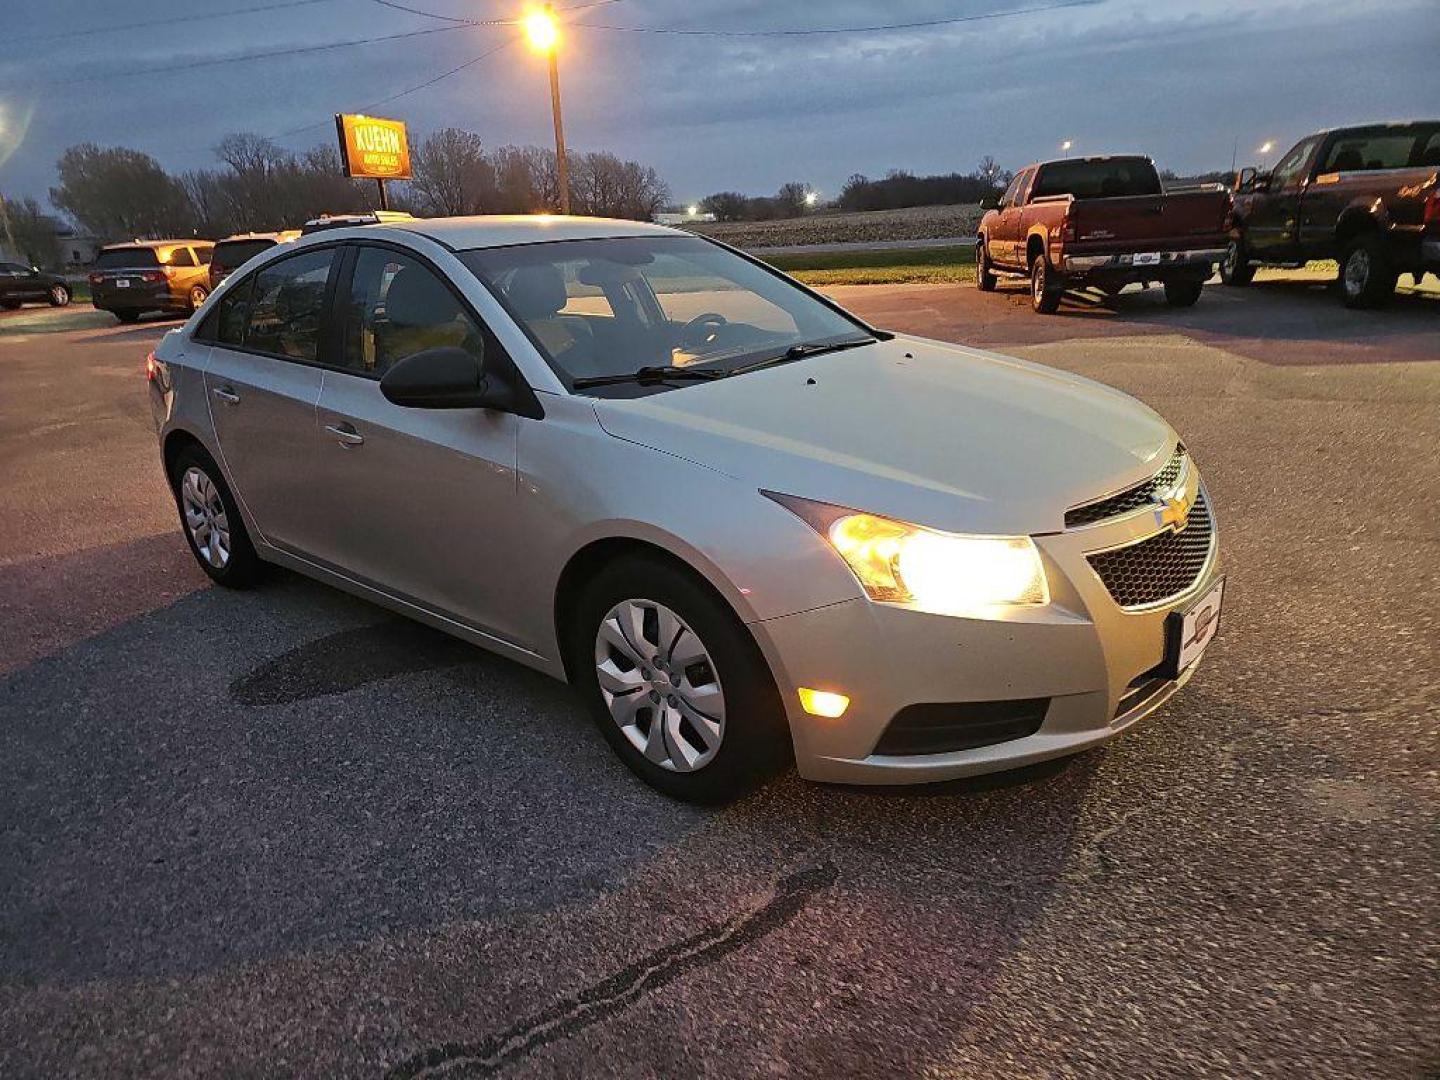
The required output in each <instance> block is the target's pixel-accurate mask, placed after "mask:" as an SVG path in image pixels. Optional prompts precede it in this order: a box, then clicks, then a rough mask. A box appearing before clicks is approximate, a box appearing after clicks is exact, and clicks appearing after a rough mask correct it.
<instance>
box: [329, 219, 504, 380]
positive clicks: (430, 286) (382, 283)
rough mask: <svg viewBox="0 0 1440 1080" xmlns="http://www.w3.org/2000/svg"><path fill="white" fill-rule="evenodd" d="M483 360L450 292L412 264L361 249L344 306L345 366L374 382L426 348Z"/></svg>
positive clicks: (479, 342)
mask: <svg viewBox="0 0 1440 1080" xmlns="http://www.w3.org/2000/svg"><path fill="white" fill-rule="evenodd" d="M442 346H453V347H455V348H460V349H464V350H466V351H467V352H470V353H472V354H473V355H474V356H475V357H476V358H477V359H479V358H482V357H483V356H484V351H485V349H484V334H483V333H482V332H481V330H480V327H479V326H478V325H476V323H475V320H474V319H473V318H471V317H470V315H468V314H467V313H466V311H465V309H464V307H463V306H462V305H461V303H460V301H459V300H458V299H457V298H456V296H455V294H454V293H453V292H451V291H450V289H449V287H448V286H447V285H446V284H445V282H444V281H442V280H441V279H440V278H439V277H438V276H436V274H435V272H434V271H433V270H431V269H430V268H429V267H428V266H426V265H424V264H423V263H421V262H420V261H419V260H417V259H413V258H411V257H410V256H408V255H402V254H401V253H400V252H398V251H389V250H386V249H385V248H375V247H362V248H361V249H360V252H359V254H358V256H357V257H356V259H355V272H354V274H353V275H352V276H351V279H350V296H349V298H348V300H347V302H346V304H345V358H344V364H345V367H346V368H347V369H348V370H350V371H353V372H355V373H356V374H357V375H369V376H373V377H376V378H378V377H379V376H381V375H384V374H385V372H386V371H388V370H389V369H390V368H391V367H392V366H393V365H394V364H396V363H397V362H399V361H401V360H403V359H405V357H407V356H412V355H413V354H415V353H417V352H422V351H424V350H425V349H436V348H440V347H442Z"/></svg>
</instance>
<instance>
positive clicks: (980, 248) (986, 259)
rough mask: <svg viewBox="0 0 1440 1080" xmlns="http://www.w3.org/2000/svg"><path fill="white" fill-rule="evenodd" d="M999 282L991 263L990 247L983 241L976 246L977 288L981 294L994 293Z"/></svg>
mask: <svg viewBox="0 0 1440 1080" xmlns="http://www.w3.org/2000/svg"><path fill="white" fill-rule="evenodd" d="M999 280H1000V279H999V278H998V277H997V276H996V275H995V270H994V267H993V264H992V263H991V262H990V245H989V244H987V243H986V242H985V241H984V240H981V241H980V243H978V244H977V245H976V246H975V287H976V288H978V289H979V290H980V291H981V292H994V291H995V286H996V284H997V283H998V282H999Z"/></svg>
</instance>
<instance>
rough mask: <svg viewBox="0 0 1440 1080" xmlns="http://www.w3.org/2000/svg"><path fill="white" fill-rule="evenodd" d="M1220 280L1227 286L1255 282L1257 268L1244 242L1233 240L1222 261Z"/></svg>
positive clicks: (1227, 247)
mask: <svg viewBox="0 0 1440 1080" xmlns="http://www.w3.org/2000/svg"><path fill="white" fill-rule="evenodd" d="M1220 280H1221V281H1223V282H1224V283H1225V284H1226V285H1236V286H1241V285H1249V284H1250V282H1252V281H1254V280H1255V267H1254V265H1253V264H1252V263H1251V262H1250V255H1249V253H1248V252H1247V251H1246V250H1245V243H1244V241H1243V240H1231V241H1230V243H1229V244H1228V245H1227V246H1226V248H1225V258H1223V259H1221V260H1220Z"/></svg>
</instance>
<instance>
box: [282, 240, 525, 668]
mask: <svg viewBox="0 0 1440 1080" xmlns="http://www.w3.org/2000/svg"><path fill="white" fill-rule="evenodd" d="M341 287H342V288H346V289H347V291H346V292H345V294H344V296H345V303H344V305H343V308H344V320H343V321H344V326H343V329H342V333H341V339H342V349H343V361H342V367H343V370H342V371H338V372H337V371H327V372H326V374H325V384H324V388H323V390H322V391H321V395H320V405H319V426H320V436H321V443H320V450H319V452H318V454H317V457H316V459H315V467H314V469H313V470H312V476H313V477H314V483H313V485H312V487H311V490H310V493H309V494H310V497H311V498H313V499H315V500H316V502H317V504H318V508H319V510H320V518H321V520H322V521H323V523H324V525H323V540H322V542H321V543H320V545H319V546H318V547H317V549H316V551H315V555H316V556H318V557H319V558H321V559H322V560H324V561H325V562H326V563H328V564H330V565H332V566H334V567H336V568H338V569H340V570H341V571H342V572H344V573H346V574H348V575H349V576H351V577H355V578H358V579H360V580H362V581H364V582H366V583H369V584H372V585H376V586H379V587H380V588H382V589H383V590H384V591H386V592H388V593H391V594H392V595H394V596H397V597H399V598H400V599H403V600H407V601H410V602H412V603H418V604H419V605H420V606H422V607H424V608H427V609H429V610H431V611H436V612H439V613H441V614H444V615H447V616H449V617H452V618H456V619H458V620H460V621H461V622H463V623H466V624H468V625H469V626H472V627H475V628H478V629H480V630H482V631H485V632H487V633H491V634H494V635H495V636H498V637H500V638H502V639H504V640H506V641H509V642H512V643H516V644H521V645H524V644H525V642H523V641H520V640H519V638H518V636H517V631H516V627H515V625H514V620H513V618H511V617H509V616H507V614H506V613H507V612H508V611H509V610H510V605H508V604H506V603H504V602H503V600H502V599H501V597H502V596H503V594H504V591H505V585H506V582H507V581H508V580H509V577H510V575H511V573H512V570H513V567H514V559H515V557H516V555H515V550H514V548H515V543H514V540H513V535H514V534H513V530H514V527H515V526H514V521H515V503H516V501H517V494H516V484H515V446H516V425H517V423H518V420H517V418H516V417H515V416H512V415H510V414H509V413H502V412H496V411H493V410H488V409H413V408H403V407H401V406H399V405H394V404H392V403H391V402H390V401H388V400H387V399H386V398H385V397H384V395H383V394H381V392H380V381H379V380H380V377H381V376H382V375H383V374H384V373H385V372H386V371H387V370H388V369H389V368H390V367H391V366H393V365H394V364H395V363H397V362H399V361H400V360H403V359H404V358H405V357H407V356H410V355H413V354H414V353H417V352H420V351H421V350H423V349H431V348H438V347H442V346H452V347H457V348H462V349H465V350H467V351H470V352H473V353H474V354H476V355H477V356H480V357H481V358H482V362H483V358H484V356H485V354H486V352H487V351H488V350H490V349H498V348H499V346H498V345H497V344H496V343H495V341H494V338H493V337H491V336H489V335H487V334H486V333H485V331H484V329H483V328H482V326H481V325H480V323H479V321H478V319H477V318H476V317H475V316H474V314H473V313H472V312H470V310H469V308H468V306H467V305H466V304H465V303H464V302H463V301H462V300H461V299H460V297H459V295H458V294H457V293H456V292H455V291H454V290H453V289H452V288H451V287H450V285H449V284H448V283H447V282H446V281H445V280H444V279H443V277H442V276H441V275H440V274H439V273H438V272H437V271H436V270H434V269H432V268H431V267H430V266H429V265H428V264H426V263H425V262H423V261H421V260H420V259H418V258H417V257H415V256H413V255H410V254H407V253H403V252H400V251H398V250H395V249H391V248H383V247H378V246H376V247H371V246H362V247H359V248H358V251H357V253H356V256H355V260H354V271H353V273H352V274H351V275H350V282H349V284H348V286H346V285H344V284H342V286H341ZM492 362H493V361H492Z"/></svg>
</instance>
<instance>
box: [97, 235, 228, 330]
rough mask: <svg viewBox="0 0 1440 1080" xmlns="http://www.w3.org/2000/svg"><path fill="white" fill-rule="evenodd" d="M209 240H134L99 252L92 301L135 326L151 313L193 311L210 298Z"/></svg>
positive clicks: (210, 249) (211, 244) (211, 249)
mask: <svg viewBox="0 0 1440 1080" xmlns="http://www.w3.org/2000/svg"><path fill="white" fill-rule="evenodd" d="M214 248H215V245H214V243H212V242H211V241H209V240H136V241H134V242H132V243H129V244H111V245H109V246H108V247H103V248H101V249H100V254H99V255H97V256H96V257H95V268H94V269H93V270H92V271H91V272H90V296H91V300H92V301H93V303H94V304H95V307H96V308H98V309H99V310H100V311H109V312H111V313H113V314H114V315H115V317H116V318H117V319H119V320H120V321H121V322H134V321H135V320H136V319H138V318H140V316H141V315H142V314H143V313H144V312H147V311H168V312H186V313H188V312H191V311H194V310H195V309H196V308H198V307H199V306H200V305H201V304H203V303H204V302H205V298H206V297H207V296H209V295H210V256H211V253H212V252H213V250H214Z"/></svg>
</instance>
